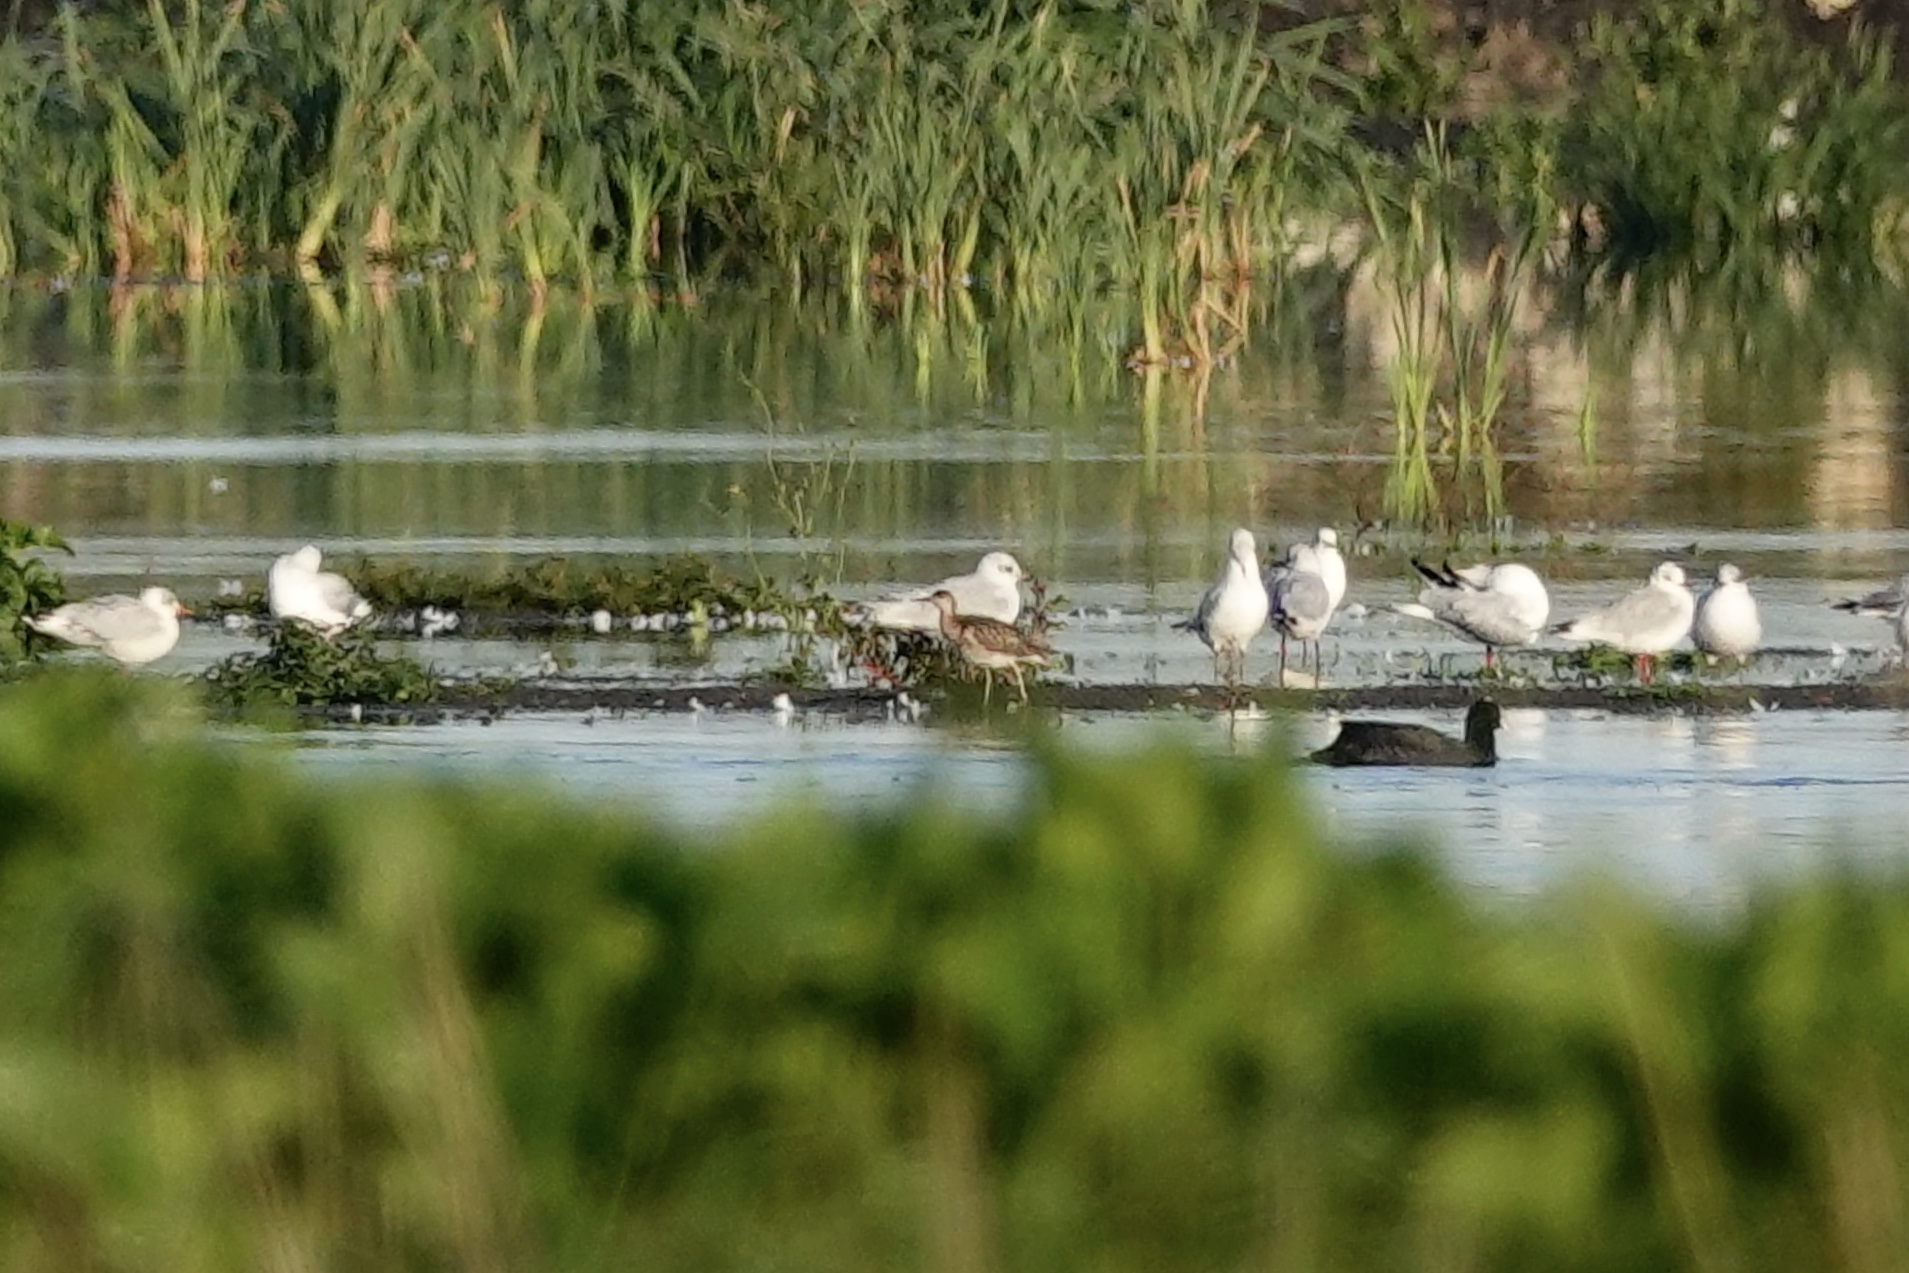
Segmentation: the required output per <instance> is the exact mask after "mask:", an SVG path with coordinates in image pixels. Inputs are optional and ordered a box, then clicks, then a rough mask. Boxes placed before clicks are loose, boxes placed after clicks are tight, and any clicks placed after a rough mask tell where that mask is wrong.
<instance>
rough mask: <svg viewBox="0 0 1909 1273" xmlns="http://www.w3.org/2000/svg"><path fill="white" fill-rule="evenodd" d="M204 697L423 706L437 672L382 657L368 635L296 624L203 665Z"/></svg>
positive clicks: (261, 702) (230, 704) (255, 702)
mask: <svg viewBox="0 0 1909 1273" xmlns="http://www.w3.org/2000/svg"><path fill="white" fill-rule="evenodd" d="M205 683H206V690H207V697H208V698H209V700H210V701H211V702H212V703H213V704H215V705H217V706H219V707H222V708H227V709H232V710H243V709H246V708H255V707H308V706H323V705H326V704H332V703H364V704H407V705H416V704H422V703H429V702H430V701H432V700H433V699H434V698H436V697H437V694H438V681H437V675H436V673H434V672H433V671H432V670H431V668H430V667H428V666H426V665H425V664H423V663H420V662H418V661H417V660H416V659H413V658H410V657H409V656H406V655H402V654H399V655H386V654H383V653H381V652H380V651H379V650H378V643H377V639H376V638H375V637H373V636H372V635H371V634H370V633H367V632H361V631H348V632H345V633H343V634H341V635H339V636H337V637H334V638H329V639H327V638H326V637H324V636H321V635H319V634H318V633H317V632H315V631H314V630H312V629H311V628H309V627H306V626H305V625H304V624H302V623H280V624H276V625H275V626H274V627H273V628H272V630H271V634H270V637H269V639H268V643H267V646H266V648H265V649H264V650H262V651H251V652H247V653H244V654H234V655H232V656H230V657H229V658H226V659H224V660H222V661H221V662H219V663H217V664H215V665H213V666H212V667H210V668H208V669H206V672H205Z"/></svg>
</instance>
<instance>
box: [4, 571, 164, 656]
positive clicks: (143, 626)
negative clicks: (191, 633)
mask: <svg viewBox="0 0 1909 1273" xmlns="http://www.w3.org/2000/svg"><path fill="white" fill-rule="evenodd" d="M191 613H192V612H191V611H190V610H188V609H186V608H185V607H184V606H182V605H180V604H179V598H177V597H175V596H173V595H172V589H170V588H147V589H145V590H144V591H142V592H141V593H140V594H139V595H138V596H137V597H121V596H107V597H94V598H93V599H92V600H91V601H74V602H70V603H68V604H67V605H63V606H60V607H59V608H58V609H56V610H50V611H48V612H47V613H46V614H43V615H37V616H29V617H28V619H27V621H26V624H27V626H28V627H29V628H32V629H33V630H34V631H35V632H39V633H42V634H43V635H46V636H50V637H58V638H59V639H60V640H62V641H65V642H66V643H67V644H69V645H83V646H91V647H93V648H95V649H97V650H99V652H100V653H101V654H104V655H105V656H106V657H107V658H109V659H111V660H112V661H113V662H115V663H117V664H119V665H120V666H122V667H136V666H138V665H139V664H141V663H150V662H152V661H153V660H154V659H157V658H160V657H163V656H164V655H166V654H169V653H171V651H172V647H173V646H175V645H177V644H179V616H180V615H182V614H191Z"/></svg>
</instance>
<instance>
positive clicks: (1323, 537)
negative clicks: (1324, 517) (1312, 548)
mask: <svg viewBox="0 0 1909 1273" xmlns="http://www.w3.org/2000/svg"><path fill="white" fill-rule="evenodd" d="M1313 543H1315V544H1317V545H1318V546H1319V547H1321V548H1337V547H1338V546H1339V532H1338V531H1336V530H1334V529H1333V528H1332V527H1330V526H1321V527H1320V528H1319V535H1318V538H1316V539H1314V540H1313Z"/></svg>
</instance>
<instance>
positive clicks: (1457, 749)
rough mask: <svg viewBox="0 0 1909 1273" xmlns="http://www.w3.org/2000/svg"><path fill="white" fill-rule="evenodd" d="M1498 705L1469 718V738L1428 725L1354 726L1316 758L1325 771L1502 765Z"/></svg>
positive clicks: (1488, 704) (1482, 702)
mask: <svg viewBox="0 0 1909 1273" xmlns="http://www.w3.org/2000/svg"><path fill="white" fill-rule="evenodd" d="M1497 730H1498V704H1496V703H1494V702H1492V701H1491V700H1490V699H1488V698H1481V699H1479V700H1478V701H1477V702H1475V703H1473V704H1472V705H1471V710H1470V711H1468V712H1466V713H1465V736H1464V737H1463V738H1453V737H1452V736H1451V735H1450V734H1441V733H1439V732H1438V731H1437V730H1436V729H1430V728H1428V727H1426V726H1424V725H1399V724H1394V723H1393V722H1391V721H1378V720H1349V721H1346V722H1345V723H1344V724H1342V725H1341V726H1339V736H1338V737H1337V738H1335V739H1333V740H1332V741H1331V742H1330V743H1328V744H1327V745H1326V746H1324V747H1321V748H1320V749H1319V750H1318V751H1316V752H1314V753H1312V759H1313V760H1315V761H1317V762H1318V763H1319V764H1322V765H1446V766H1472V767H1482V766H1485V765H1495V764H1497V763H1498V744H1497V738H1496V737H1495V735H1496V734H1497Z"/></svg>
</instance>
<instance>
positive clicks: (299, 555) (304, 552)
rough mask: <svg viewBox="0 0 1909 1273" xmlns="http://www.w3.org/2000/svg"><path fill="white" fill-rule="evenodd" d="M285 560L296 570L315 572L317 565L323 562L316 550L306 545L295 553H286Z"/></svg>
mask: <svg viewBox="0 0 1909 1273" xmlns="http://www.w3.org/2000/svg"><path fill="white" fill-rule="evenodd" d="M286 558H287V560H289V561H290V562H291V563H292V566H293V568H294V569H297V570H317V569H318V563H319V562H320V561H322V560H324V558H323V556H322V555H321V554H320V553H319V551H318V549H317V548H315V547H313V546H312V545H311V544H306V545H305V546H304V547H303V548H301V549H299V550H298V551H297V552H295V553H287V554H286Z"/></svg>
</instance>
